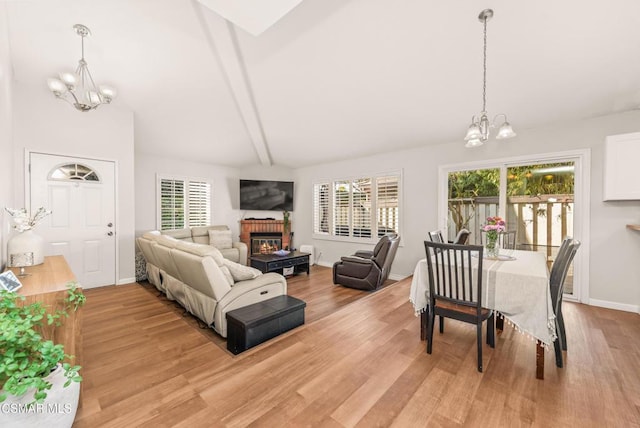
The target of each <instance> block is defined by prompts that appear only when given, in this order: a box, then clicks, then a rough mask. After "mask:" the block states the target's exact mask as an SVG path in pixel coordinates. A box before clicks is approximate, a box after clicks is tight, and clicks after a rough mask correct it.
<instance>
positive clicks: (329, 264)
mask: <svg viewBox="0 0 640 428" xmlns="http://www.w3.org/2000/svg"><path fill="white" fill-rule="evenodd" d="M316 264H317V265H318V266H324V267H328V268H332V267H333V263H329V262H318V263H316Z"/></svg>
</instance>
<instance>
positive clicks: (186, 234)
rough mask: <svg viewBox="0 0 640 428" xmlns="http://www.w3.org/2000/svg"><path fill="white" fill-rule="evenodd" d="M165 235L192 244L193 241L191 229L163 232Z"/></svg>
mask: <svg viewBox="0 0 640 428" xmlns="http://www.w3.org/2000/svg"><path fill="white" fill-rule="evenodd" d="M162 234H163V235H167V236H171V237H173V238H176V239H180V240H185V241H188V242H192V239H191V229H189V228H187V229H173V230H163V231H162Z"/></svg>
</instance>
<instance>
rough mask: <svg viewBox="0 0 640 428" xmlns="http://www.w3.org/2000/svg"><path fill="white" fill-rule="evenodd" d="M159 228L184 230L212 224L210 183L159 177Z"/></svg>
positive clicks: (183, 178) (201, 180)
mask: <svg viewBox="0 0 640 428" xmlns="http://www.w3.org/2000/svg"><path fill="white" fill-rule="evenodd" d="M157 222H158V228H159V229H160V230H170V229H183V228H185V227H193V226H208V225H210V224H211V183H210V182H208V181H207V180H203V179H192V178H185V177H170V176H160V175H158V221H157Z"/></svg>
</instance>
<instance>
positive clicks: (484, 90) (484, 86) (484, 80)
mask: <svg viewBox="0 0 640 428" xmlns="http://www.w3.org/2000/svg"><path fill="white" fill-rule="evenodd" d="M483 21H484V50H483V52H482V55H483V57H484V59H483V62H482V69H483V75H482V111H484V112H486V111H487V17H486V16H485V17H484V20H483Z"/></svg>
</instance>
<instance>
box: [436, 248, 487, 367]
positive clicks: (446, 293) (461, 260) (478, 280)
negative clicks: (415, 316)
mask: <svg viewBox="0 0 640 428" xmlns="http://www.w3.org/2000/svg"><path fill="white" fill-rule="evenodd" d="M424 246H425V251H426V253H427V268H428V274H429V308H428V322H427V353H428V354H431V350H432V347H433V329H434V324H435V316H436V315H438V316H440V317H447V318H452V319H456V320H459V321H464V322H467V323H471V324H475V325H476V329H477V342H478V343H477V344H478V371H479V372H482V323H483V321H485V320H488V321H487V343H488V344H489V345H490V346H491V347H492V348H493V347H495V323H494V313H493V311H492V310H490V309H486V308H484V307H483V306H482V296H483V294H482V256H483V248H482V246H480V245H458V244H448V243H447V244H445V243H439V242H429V241H424Z"/></svg>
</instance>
